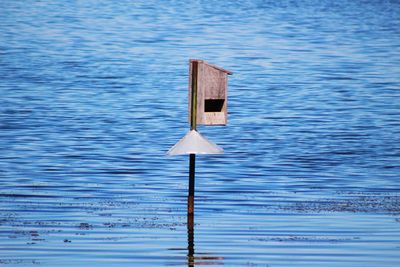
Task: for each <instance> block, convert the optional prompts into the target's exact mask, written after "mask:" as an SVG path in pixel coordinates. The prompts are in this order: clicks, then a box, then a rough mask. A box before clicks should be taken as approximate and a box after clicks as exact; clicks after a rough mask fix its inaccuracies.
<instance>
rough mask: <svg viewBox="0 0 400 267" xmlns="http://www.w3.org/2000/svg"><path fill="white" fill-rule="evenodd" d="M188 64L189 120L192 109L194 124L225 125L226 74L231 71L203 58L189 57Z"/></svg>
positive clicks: (229, 73)
mask: <svg viewBox="0 0 400 267" xmlns="http://www.w3.org/2000/svg"><path fill="white" fill-rule="evenodd" d="M189 65H190V66H189V74H190V75H189V121H190V120H191V119H193V117H192V114H191V113H192V110H194V111H195V113H196V114H194V115H195V116H194V119H195V120H196V124H202V125H226V124H227V96H228V75H231V74H232V72H230V71H228V70H225V69H223V68H220V67H217V66H214V65H211V64H209V63H207V62H206V61H204V60H197V59H191V60H190V61H189ZM192 92H194V93H193V95H192ZM192 104H194V105H195V108H194V109H192Z"/></svg>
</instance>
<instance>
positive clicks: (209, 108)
mask: <svg viewBox="0 0 400 267" xmlns="http://www.w3.org/2000/svg"><path fill="white" fill-rule="evenodd" d="M204 102H205V103H204V112H221V111H222V108H223V107H224V102H225V99H206V100H205V101H204Z"/></svg>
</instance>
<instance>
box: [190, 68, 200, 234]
mask: <svg viewBox="0 0 400 267" xmlns="http://www.w3.org/2000/svg"><path fill="white" fill-rule="evenodd" d="M197 73H198V63H197V62H193V64H192V73H191V76H192V84H191V96H192V97H191V100H190V101H191V102H190V106H191V118H190V130H196V126H197V123H196V113H197ZM195 166H196V154H190V156H189V194H188V218H187V219H188V221H187V227H188V234H189V235H190V234H193V227H194V185H195V184H194V181H195Z"/></svg>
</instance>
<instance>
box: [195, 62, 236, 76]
mask: <svg viewBox="0 0 400 267" xmlns="http://www.w3.org/2000/svg"><path fill="white" fill-rule="evenodd" d="M190 62H198V63H203V64H206V65H207V66H209V67H212V68H214V69H217V70H219V71H222V72H225V73H226V74H228V75H232V72H231V71H229V70H226V69H223V68H220V67H218V66H215V65H213V64H210V63H208V62H207V61H205V60H200V59H191V60H190Z"/></svg>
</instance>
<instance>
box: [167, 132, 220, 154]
mask: <svg viewBox="0 0 400 267" xmlns="http://www.w3.org/2000/svg"><path fill="white" fill-rule="evenodd" d="M222 153H224V150H223V149H222V148H221V147H219V146H218V145H216V144H214V143H213V142H211V141H209V140H207V138H205V137H204V136H202V135H201V134H200V133H199V132H197V131H196V130H190V131H189V132H188V133H187V134H186V135H185V136H184V137H183V138H182V139H181V140H179V142H178V143H176V144H175V145H174V146H173V147H171V149H170V150H169V151H168V152H167V154H168V155H169V156H175V155H183V154H222Z"/></svg>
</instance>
